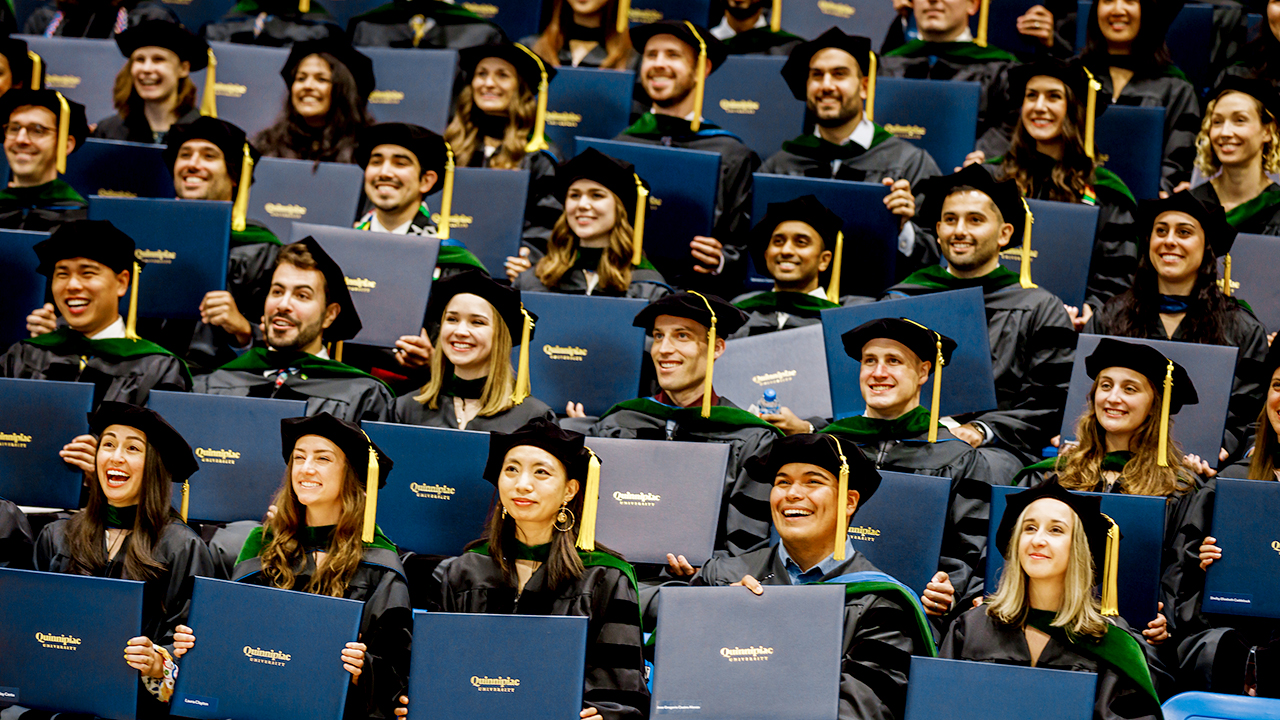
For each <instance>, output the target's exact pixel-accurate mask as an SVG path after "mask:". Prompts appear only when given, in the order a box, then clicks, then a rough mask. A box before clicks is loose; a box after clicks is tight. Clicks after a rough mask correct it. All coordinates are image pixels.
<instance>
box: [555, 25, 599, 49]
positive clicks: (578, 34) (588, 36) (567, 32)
mask: <svg viewBox="0 0 1280 720" xmlns="http://www.w3.org/2000/svg"><path fill="white" fill-rule="evenodd" d="M560 32H562V33H564V39H565V40H581V41H583V42H597V43H600V44H602V45H603V44H604V23H603V22H602V23H601V24H600V26H599V27H584V26H582V25H579V24H578V23H576V22H574V21H573V20H572V19H570V20H569V21H568V22H566V23H564V24H563V25H561V26H560Z"/></svg>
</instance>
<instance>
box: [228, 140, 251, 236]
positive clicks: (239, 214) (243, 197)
mask: <svg viewBox="0 0 1280 720" xmlns="http://www.w3.org/2000/svg"><path fill="white" fill-rule="evenodd" d="M252 183H253V154H252V153H250V152H249V143H245V144H244V157H243V158H241V159H240V184H239V185H238V186H237V187H236V201H235V203H233V204H232V205H231V230H232V232H244V229H245V227H246V220H245V217H246V216H247V215H248V214H249V185H251V184H252Z"/></svg>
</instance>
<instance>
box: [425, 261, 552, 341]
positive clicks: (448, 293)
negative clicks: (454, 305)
mask: <svg viewBox="0 0 1280 720" xmlns="http://www.w3.org/2000/svg"><path fill="white" fill-rule="evenodd" d="M463 294H466V295H475V296H477V297H480V298H483V299H485V300H486V301H488V303H489V304H490V305H492V306H493V308H494V309H495V310H497V311H498V317H499V318H501V319H502V322H503V323H504V324H506V326H507V331H508V332H509V333H510V334H511V346H512V347H519V346H520V343H521V338H522V333H523V330H524V315H523V313H521V309H522V308H523V307H524V304H523V303H521V302H520V291H519V290H517V289H515V288H513V287H511V286H510V285H502V284H499V283H498V282H497V281H496V280H494V279H493V278H492V277H490V276H489V273H486V272H484V271H482V270H464V271H462V272H460V273H458V274H456V275H450V276H449V277H447V278H443V279H441V280H439V281H437V282H436V283H435V285H433V286H432V287H431V300H430V301H429V302H428V303H427V329H428V331H429V332H430V334H432V335H436V334H437V333H438V332H439V323H440V322H441V318H443V317H444V311H445V308H447V307H448V306H449V301H450V300H452V299H453V298H454V297H455V296H457V295H463ZM526 312H528V311H526ZM529 317H531V318H532V319H533V321H534V323H535V329H534V330H531V331H530V333H529V338H530V340H532V339H533V333H534V332H535V331H536V323H537V320H538V316H537V315H536V314H534V313H531V312H530V313H529Z"/></svg>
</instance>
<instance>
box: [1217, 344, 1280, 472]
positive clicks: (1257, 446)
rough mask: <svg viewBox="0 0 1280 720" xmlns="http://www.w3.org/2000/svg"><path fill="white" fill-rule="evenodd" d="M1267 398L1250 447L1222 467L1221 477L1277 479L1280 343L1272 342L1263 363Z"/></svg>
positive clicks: (1278, 465) (1279, 432)
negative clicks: (1235, 459)
mask: <svg viewBox="0 0 1280 720" xmlns="http://www.w3.org/2000/svg"><path fill="white" fill-rule="evenodd" d="M1262 378H1263V382H1264V383H1265V386H1266V400H1265V401H1264V402H1263V405H1262V411H1261V412H1259V413H1258V420H1257V423H1256V425H1257V428H1256V429H1255V430H1254V435H1253V447H1251V448H1250V449H1249V453H1248V454H1247V455H1245V457H1244V458H1242V459H1241V460H1239V461H1237V462H1236V463H1235V464H1233V465H1230V466H1227V467H1225V468H1223V469H1222V472H1221V475H1222V476H1223V477H1234V478H1248V479H1250V480H1271V479H1272V478H1273V477H1274V478H1275V479H1276V480H1280V345H1277V344H1276V343H1274V342H1273V343H1272V344H1271V347H1270V348H1268V350H1267V358H1266V360H1265V361H1264V362H1263V364H1262Z"/></svg>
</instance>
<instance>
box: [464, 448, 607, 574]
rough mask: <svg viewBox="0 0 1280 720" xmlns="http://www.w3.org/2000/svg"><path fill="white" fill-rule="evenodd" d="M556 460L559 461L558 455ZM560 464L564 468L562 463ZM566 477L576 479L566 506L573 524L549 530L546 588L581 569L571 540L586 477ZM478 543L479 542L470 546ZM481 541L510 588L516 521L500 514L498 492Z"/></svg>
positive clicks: (579, 516) (575, 533)
mask: <svg viewBox="0 0 1280 720" xmlns="http://www.w3.org/2000/svg"><path fill="white" fill-rule="evenodd" d="M556 461H557V462H559V458H557V460H556ZM561 467H564V464H563V463H561ZM570 480H577V481H578V492H576V493H574V495H573V499H572V500H570V501H569V503H568V505H567V506H566V507H567V509H568V510H569V512H571V513H573V527H571V528H569V530H567V531H563V532H562V531H560V530H557V529H555V528H552V530H551V548H550V552H549V553H548V554H547V562H546V567H547V587H548V588H555V587H557V586H558V585H559V584H560V583H561V582H564V581H565V580H572V579H576V578H580V577H582V573H583V571H584V567H583V565H582V558H580V557H578V550H577V548H576V547H574V543H576V542H577V541H578V529H579V525H580V524H581V522H582V504H583V497H584V496H585V494H586V493H585V492H584V491H585V490H586V485H587V483H586V480H587V479H586V478H571V477H569V473H568V472H567V471H566V472H565V483H568V482H569V481H570ZM478 542H480V541H477V543H473V545H474V544H478ZM483 542H487V543H488V544H489V555H490V556H491V557H493V561H494V562H495V563H497V565H498V569H499V570H501V571H502V577H503V579H504V580H506V582H507V584H508V585H510V586H511V587H516V586H517V584H518V582H519V580H518V578H517V577H516V566H515V560H514V556H515V552H516V543H517V540H516V521H515V520H514V519H512V518H510V517H504V516H503V513H502V498H501V496H500V495H499V497H498V499H497V500H496V501H495V502H494V504H493V508H491V509H490V510H489V521H488V522H487V523H485V528H484V538H483ZM596 549H597V550H605V551H606V552H611V551H608V550H607V549H605V548H603V547H602V546H601V545H600V544H599V543H596ZM508 556H511V557H508Z"/></svg>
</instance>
